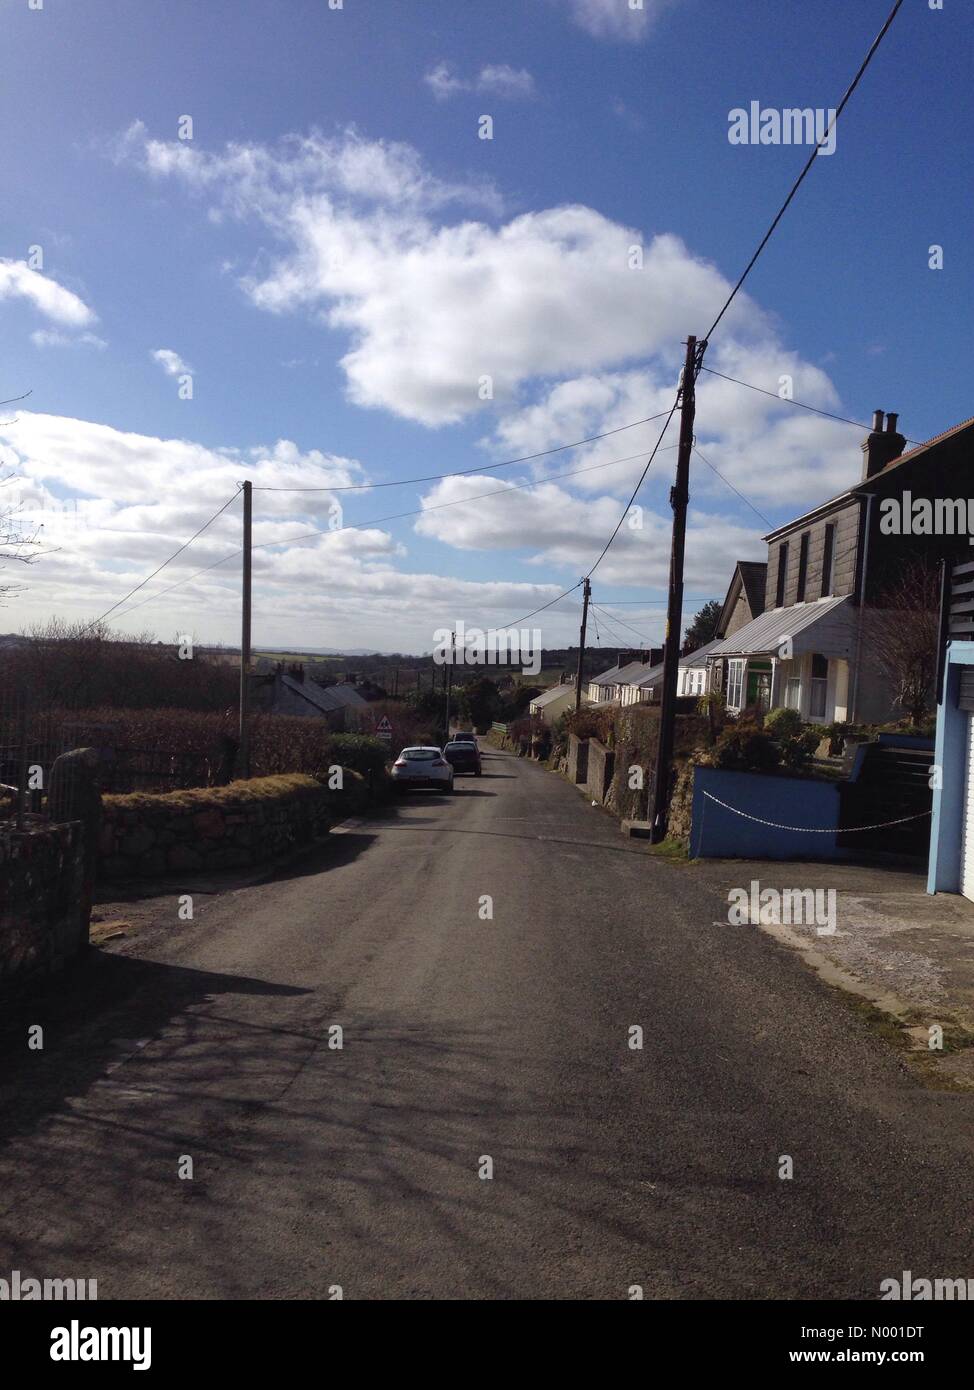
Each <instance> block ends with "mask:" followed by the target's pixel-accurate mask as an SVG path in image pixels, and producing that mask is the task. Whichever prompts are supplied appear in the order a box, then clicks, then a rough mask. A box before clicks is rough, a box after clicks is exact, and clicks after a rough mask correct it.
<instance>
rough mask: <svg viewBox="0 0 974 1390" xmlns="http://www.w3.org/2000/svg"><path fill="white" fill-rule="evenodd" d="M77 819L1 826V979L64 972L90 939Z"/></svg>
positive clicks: (79, 829) (80, 833) (0, 980)
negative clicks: (65, 822) (67, 822)
mask: <svg viewBox="0 0 974 1390" xmlns="http://www.w3.org/2000/svg"><path fill="white" fill-rule="evenodd" d="M83 890H84V846H83V842H82V828H81V825H80V824H78V823H77V822H74V823H71V824H67V825H51V824H50V823H49V822H34V823H28V824H27V825H25V827H24V828H23V830H17V829H16V827H15V826H14V825H12V824H10V825H0V982H5V981H7V980H9V979H11V978H12V977H14V976H22V975H31V974H48V973H50V972H52V971H55V970H60V969H61V968H62V967H63V966H64V965H65V964H66V963H67V962H68V961H69V960H71V959H72V958H73V957H74V956H76V955H77V954H78V952H79V951H80V950H82V949H83V947H85V946H86V945H87V943H88V911H87V910H86V907H85V896H84V891H83Z"/></svg>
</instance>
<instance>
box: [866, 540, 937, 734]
mask: <svg viewBox="0 0 974 1390" xmlns="http://www.w3.org/2000/svg"><path fill="white" fill-rule="evenodd" d="M939 610H940V574H939V571H938V569H937V568H936V566H934V565H932V564H930V563H929V562H928V561H927V560H924V559H922V558H917V559H914V560H911V561H909V562H908V563H907V564H906V565H904V566H903V568H902V569H901V570H900V571H899V573H898V574H897V576H896V578H895V579H893V580H891V582H890V583H889V584H888V585H887V586H886V588H885V590H884V592H883V595H882V597H881V599H880V600H879V603H878V605H877V607H876V608H875V609H874V610H873V612H872V614H871V627H872V636H873V650H874V651H875V653H876V661H877V664H878V665H879V667H880V669H881V670H882V671H883V673H884V674H885V675H886V677H887V679H888V680H889V682H890V685H891V687H892V690H893V695H894V699H895V701H896V703H897V704H898V705H899V706H900V708H901V709H902V710H903V711H904V712H905V713H906V714H907V715H908V716H909V718H910V720H911V721H912V722H913V723H914V724H919V723H920V722H921V720H922V719H923V717H924V715H925V714H927V713H928V711H929V710H930V708H931V706H932V704H933V693H934V686H935V684H936V680H937V644H938V641H939V632H940V619H939Z"/></svg>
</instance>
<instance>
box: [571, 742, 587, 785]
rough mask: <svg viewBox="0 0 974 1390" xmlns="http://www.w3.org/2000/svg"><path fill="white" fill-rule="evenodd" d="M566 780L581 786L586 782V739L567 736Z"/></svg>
mask: <svg viewBox="0 0 974 1390" xmlns="http://www.w3.org/2000/svg"><path fill="white" fill-rule="evenodd" d="M568 780H569V782H574V783H575V785H576V786H581V785H583V783H585V782H586V781H587V780H588V739H584V738H579V737H578V736H577V735H576V734H569V735H568Z"/></svg>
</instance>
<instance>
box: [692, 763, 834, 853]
mask: <svg viewBox="0 0 974 1390" xmlns="http://www.w3.org/2000/svg"><path fill="white" fill-rule="evenodd" d="M707 793H709V794H710V795H709V796H708V795H707ZM714 797H716V798H718V801H719V802H724V803H725V805H719V804H718V801H714V800H713V799H712V798H714ZM727 807H733V808H734V809H733V810H728V809H727ZM739 812H743V813H745V814H738V813H739ZM839 812H840V786H839V784H838V783H835V782H816V781H813V780H812V779H811V778H798V777H772V776H768V775H765V774H764V773H758V772H727V771H724V770H722V769H719V768H715V767H695V768H694V769H693V828H692V831H691V835H690V857H691V859H700V858H703V859H712V858H738V859H845V858H847V857H848V856H849V855H850V853H851V851H849V850H845V849H841V848H839V847H838V845H837V843H836V836H837V835H838V833H839V832H838V826H839ZM749 817H756V818H757V819H749ZM769 821H770V822H772V824H770V825H769V824H763V823H762V822H769ZM783 827H798V828H797V829H789V828H783Z"/></svg>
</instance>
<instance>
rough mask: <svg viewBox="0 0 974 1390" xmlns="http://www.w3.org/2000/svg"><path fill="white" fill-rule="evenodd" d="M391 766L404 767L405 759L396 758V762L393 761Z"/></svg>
mask: <svg viewBox="0 0 974 1390" xmlns="http://www.w3.org/2000/svg"><path fill="white" fill-rule="evenodd" d="M392 765H393V767H405V766H406V759H405V758H397V759H396V761H395V762H394V763H393V764H392Z"/></svg>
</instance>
